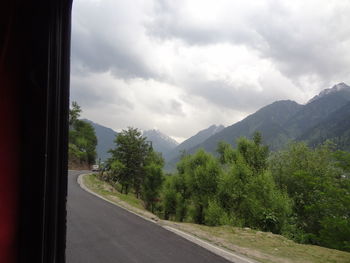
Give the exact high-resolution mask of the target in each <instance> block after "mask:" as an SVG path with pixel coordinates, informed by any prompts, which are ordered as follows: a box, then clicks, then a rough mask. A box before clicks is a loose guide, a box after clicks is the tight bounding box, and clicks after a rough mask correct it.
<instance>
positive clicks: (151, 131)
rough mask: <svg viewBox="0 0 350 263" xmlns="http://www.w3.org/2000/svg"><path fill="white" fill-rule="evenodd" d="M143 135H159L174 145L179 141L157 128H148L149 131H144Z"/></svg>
mask: <svg viewBox="0 0 350 263" xmlns="http://www.w3.org/2000/svg"><path fill="white" fill-rule="evenodd" d="M142 135H144V136H146V137H153V138H154V137H158V138H160V139H162V140H164V141H166V142H169V143H170V144H173V145H175V146H176V145H178V144H179V143H178V142H177V141H176V140H174V139H173V138H171V137H169V136H168V135H165V134H164V133H162V132H161V131H159V130H157V129H151V130H147V131H143V132H142Z"/></svg>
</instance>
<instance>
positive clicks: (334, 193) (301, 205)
mask: <svg viewBox="0 0 350 263" xmlns="http://www.w3.org/2000/svg"><path fill="white" fill-rule="evenodd" d="M346 160H347V154H344V153H341V152H334V151H333V147H332V145H330V144H329V143H325V144H324V145H321V146H319V147H317V148H315V149H311V148H309V147H308V146H306V145H305V144H304V143H292V144H290V145H289V146H288V147H287V149H285V150H283V151H280V152H278V153H276V154H274V155H273V156H272V158H271V160H270V167H271V168H270V170H271V172H272V175H273V177H274V178H275V180H276V182H278V185H279V187H280V188H284V189H286V190H287V192H288V194H289V196H290V197H291V198H292V199H293V203H294V205H293V210H294V213H295V217H296V222H295V224H296V229H298V232H297V233H296V234H295V235H294V238H295V239H296V240H297V241H299V242H305V243H312V244H318V245H324V246H327V247H331V248H337V249H343V250H349V251H350V246H349V245H350V235H348V234H347V233H350V209H349V207H350V182H349V179H348V178H347V176H346V173H347V167H348V166H347V162H346Z"/></svg>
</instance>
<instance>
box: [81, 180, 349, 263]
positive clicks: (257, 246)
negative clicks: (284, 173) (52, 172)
mask: <svg viewBox="0 0 350 263" xmlns="http://www.w3.org/2000/svg"><path fill="white" fill-rule="evenodd" d="M80 180H81V182H80V184H82V185H83V186H85V187H86V188H88V189H89V190H90V191H92V192H94V193H95V194H97V195H99V196H101V197H103V198H104V199H106V200H108V201H110V202H112V203H114V204H116V205H118V206H120V207H122V208H124V209H127V210H128V211H131V212H133V213H135V214H137V215H140V216H142V217H143V218H145V219H147V220H151V221H152V222H154V223H157V224H159V225H161V226H163V227H165V228H167V229H169V230H170V231H172V230H173V232H176V230H179V231H182V232H184V233H187V234H189V235H191V236H192V237H194V238H198V239H200V240H203V242H204V243H203V244H202V246H204V247H205V243H209V244H212V245H214V246H216V247H219V248H221V249H223V252H222V253H223V254H225V253H224V252H225V251H227V252H228V254H229V252H233V253H235V255H236V256H237V257H238V258H235V259H233V258H232V259H231V260H232V261H233V260H234V261H236V262H238V261H240V259H239V257H240V256H242V261H241V262H256V261H258V262H274V263H277V262H278V263H280V262H282V263H289V262H300V263H304V262H315V263H326V262H327V263H328V262H344V263H345V262H347V263H349V262H350V253H347V252H343V251H338V250H334V249H328V248H324V247H319V246H312V245H303V244H297V243H295V242H294V241H292V240H289V239H287V238H285V237H283V236H280V235H275V234H272V233H266V232H261V231H256V230H253V229H249V228H238V227H232V226H219V227H209V226H204V225H198V224H192V223H181V222H174V221H168V220H162V219H160V218H158V217H157V216H156V215H154V214H152V213H151V212H149V211H147V210H145V209H144V208H143V204H142V201H141V200H139V199H136V198H135V197H133V196H131V195H128V196H125V195H122V194H120V193H119V192H117V191H116V190H115V189H114V188H113V187H112V186H111V185H109V184H107V183H105V182H103V181H100V180H99V179H98V178H97V177H96V176H94V175H91V174H90V175H84V176H83V177H81V179H80ZM177 234H179V233H177ZM183 236H184V237H185V238H186V234H184V235H183ZM187 239H189V240H191V237H188V238H187ZM191 241H195V239H194V240H191ZM199 245H201V244H199ZM206 248H207V249H209V250H210V245H209V246H207V247H206ZM213 252H214V253H215V251H213ZM222 256H224V257H225V255H222ZM228 256H229V255H228ZM245 257H247V258H245ZM225 258H226V257H225ZM227 259H229V258H227ZM249 259H254V260H249ZM255 260H256V261H255Z"/></svg>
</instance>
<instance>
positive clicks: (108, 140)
mask: <svg viewBox="0 0 350 263" xmlns="http://www.w3.org/2000/svg"><path fill="white" fill-rule="evenodd" d="M83 121H86V122H88V123H90V124H91V125H92V126H93V127H94V129H95V134H96V137H97V146H96V152H97V158H101V161H106V160H107V159H108V158H109V157H110V154H109V153H108V151H109V150H110V149H112V148H113V147H114V146H115V145H114V139H115V137H116V136H117V135H118V133H117V132H115V131H114V130H112V129H111V128H107V127H105V126H102V125H100V124H97V123H95V122H93V121H90V120H87V119H84V120H83Z"/></svg>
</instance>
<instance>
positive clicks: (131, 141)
mask: <svg viewBox="0 0 350 263" xmlns="http://www.w3.org/2000/svg"><path fill="white" fill-rule="evenodd" d="M114 142H115V144H116V147H115V148H114V149H111V150H110V153H111V154H112V157H111V158H110V159H109V160H108V164H109V167H110V169H109V176H108V178H109V179H110V180H112V181H113V182H114V183H119V184H120V185H121V192H122V193H125V194H128V192H129V190H130V189H131V188H132V189H133V190H134V191H135V194H136V197H137V198H139V197H141V199H142V200H143V201H144V204H145V207H146V209H149V210H151V211H152V212H154V211H155V210H156V208H158V207H157V204H158V201H159V196H160V191H161V189H162V184H163V181H164V175H163V170H162V168H163V166H164V159H163V157H162V156H161V154H160V153H157V152H155V151H153V148H152V146H151V145H150V144H149V143H148V142H147V141H146V138H144V137H142V135H141V132H140V131H139V130H138V129H135V128H128V129H127V130H123V131H122V132H121V133H119V134H118V135H117V136H116V138H115V141H114Z"/></svg>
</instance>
